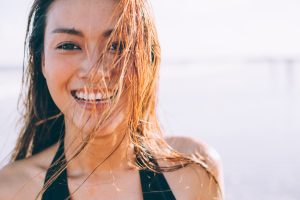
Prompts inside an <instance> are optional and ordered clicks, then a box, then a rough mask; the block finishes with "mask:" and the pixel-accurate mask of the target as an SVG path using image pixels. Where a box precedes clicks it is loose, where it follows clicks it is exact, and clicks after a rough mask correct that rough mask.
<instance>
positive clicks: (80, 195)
mask: <svg viewBox="0 0 300 200" xmlns="http://www.w3.org/2000/svg"><path fill="white" fill-rule="evenodd" d="M166 141H167V142H168V143H169V144H170V145H171V146H172V147H173V148H175V149H176V150H178V151H180V152H182V153H186V154H194V155H198V156H203V157H204V158H205V161H206V162H207V165H208V169H210V170H211V171H212V174H213V175H214V176H215V178H216V180H217V181H218V182H219V183H222V174H221V163H220V159H219V157H218V154H216V152H215V151H213V149H211V148H208V147H207V146H206V145H204V144H203V143H199V142H196V141H195V140H192V139H190V138H187V137H169V138H166ZM57 148H58V145H54V146H52V147H50V148H48V149H47V150H45V151H43V152H41V153H39V154H37V155H35V156H33V157H31V158H28V159H24V160H21V161H17V162H14V163H12V164H10V165H8V166H6V167H5V168H4V169H2V170H1V171H0V200H2V199H3V200H9V199H16V200H18V199H22V200H23V199H35V197H36V195H37V194H38V193H39V191H40V190H41V189H42V187H43V184H44V180H45V174H46V171H47V169H48V168H49V165H50V163H51V161H52V159H53V156H54V154H55V152H56V150H57ZM164 175H165V177H166V180H167V182H168V184H169V186H170V189H171V190H172V192H173V194H174V196H175V198H176V199H179V200H180V199H191V200H192V199H195V200H198V199H199V200H200V199H201V200H202V199H205V200H214V199H216V200H218V199H221V196H220V194H219V186H218V185H217V184H216V182H215V181H214V180H213V181H212V180H211V178H210V177H209V176H208V174H207V172H206V170H204V168H203V167H202V166H200V165H196V164H192V165H190V166H187V167H184V168H181V169H179V170H177V171H174V172H167V173H164ZM113 176H115V177H114V178H115V183H114V181H113V179H112V177H113ZM104 178H106V180H103V178H102V179H98V180H94V182H87V183H86V184H85V185H83V186H82V189H80V190H78V192H77V193H76V196H74V197H73V199H84V198H85V199H140V200H141V199H142V190H141V183H140V177H139V174H138V171H137V170H123V171H117V172H112V173H111V172H109V173H107V174H106V176H104ZM79 179H80V178H79ZM80 181H81V180H80ZM80 181H78V180H76V178H74V177H73V178H72V177H68V183H69V188H70V191H72V190H73V189H75V188H76V187H77V186H78V185H79V184H80Z"/></svg>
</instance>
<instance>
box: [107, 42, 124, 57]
mask: <svg viewBox="0 0 300 200" xmlns="http://www.w3.org/2000/svg"><path fill="white" fill-rule="evenodd" d="M124 48H125V45H124V43H123V42H113V43H111V45H110V46H109V49H108V50H109V51H110V52H111V53H118V54H121V53H122V52H123V50H124Z"/></svg>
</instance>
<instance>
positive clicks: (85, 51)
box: [42, 0, 128, 176]
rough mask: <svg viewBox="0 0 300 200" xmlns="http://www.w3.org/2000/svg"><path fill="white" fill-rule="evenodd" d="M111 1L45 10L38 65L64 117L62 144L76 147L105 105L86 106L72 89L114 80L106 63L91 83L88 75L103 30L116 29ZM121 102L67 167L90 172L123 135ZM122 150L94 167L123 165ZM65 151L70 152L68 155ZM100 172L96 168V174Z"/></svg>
mask: <svg viewBox="0 0 300 200" xmlns="http://www.w3.org/2000/svg"><path fill="white" fill-rule="evenodd" d="M115 5H116V3H115V2H114V1H111V0H105V1H78V0H77V1H74V0H72V3H70V0H69V1H62V0H60V1H56V2H54V3H53V5H52V6H51V7H50V10H49V11H48V18H47V19H48V20H47V26H46V31H45V46H44V55H43V66H42V68H43V74H44V76H45V78H46V80H47V85H48V88H49V91H50V94H51V96H52V98H53V100H54V102H55V103H56V105H57V106H58V107H59V109H60V110H61V111H62V113H63V114H64V116H65V125H66V133H65V144H66V146H68V144H71V143H72V144H73V145H72V146H74V147H76V144H77V145H79V144H80V143H81V142H82V138H83V137H85V136H86V134H85V133H89V132H90V131H91V130H92V128H93V127H94V126H95V125H96V122H97V119H98V117H101V111H102V110H103V109H97V110H96V111H94V112H93V111H91V110H87V109H86V108H85V107H84V106H83V105H80V104H79V103H78V102H77V101H76V100H75V99H74V97H73V96H72V95H71V91H72V90H79V89H81V90H89V89H91V88H92V89H99V88H104V87H105V85H104V84H103V83H102V82H101V80H106V81H107V82H108V81H109V80H110V79H113V78H112V77H111V76H113V75H114V74H113V70H112V69H111V68H110V66H101V67H100V70H101V71H100V70H97V73H96V75H95V74H93V75H94V76H95V77H93V81H94V82H93V83H90V82H89V81H90V79H89V78H90V77H89V76H91V74H90V73H89V72H90V70H92V68H93V67H94V66H95V65H96V64H97V61H98V59H99V55H100V54H101V52H103V51H104V50H105V49H104V48H105V47H106V43H107V37H108V36H109V35H108V34H107V32H109V31H110V30H112V29H113V28H114V25H115V22H114V20H113V19H112V16H111V13H113V9H114V8H115ZM65 30H73V32H71V31H69V32H67V31H65ZM75 32H76V33H75ZM107 51H108V55H110V54H111V55H113V54H115V53H116V52H115V51H116V50H114V49H113V48H111V49H108V50H107ZM108 64H109V63H108ZM108 87H112V86H109V85H108ZM108 89H110V88H108ZM124 101H126V97H124V95H123V96H121V100H120V102H119V104H120V105H121V108H120V106H119V107H118V108H117V109H118V111H117V112H113V113H112V115H111V116H110V117H109V119H108V120H106V122H105V123H104V124H103V125H101V127H100V129H98V130H97V132H96V137H95V139H94V140H92V141H91V142H89V144H88V146H87V147H86V148H85V150H84V151H83V152H81V154H80V156H79V157H78V158H76V159H75V160H74V161H72V162H71V163H70V167H69V168H68V170H69V171H70V174H72V173H71V172H72V171H73V170H74V171H78V168H80V170H81V172H82V173H81V174H82V175H87V174H89V173H90V172H91V171H92V170H93V169H94V168H95V167H96V166H97V165H98V164H99V161H102V160H104V158H105V157H106V156H107V155H109V153H110V152H111V151H112V150H113V147H114V146H115V145H116V144H117V143H118V142H119V141H120V139H121V138H122V137H123V135H124V133H125V132H124V130H125V129H126V124H127V119H126V116H128V114H127V110H126V106H125V105H128V104H126V103H125V104H124ZM122 103H123V104H122ZM106 106H107V105H106ZM127 109H128V108H127ZM97 115H98V117H97ZM74 138H76V142H75V143H74V142H73V140H74ZM126 139H127V138H126ZM126 141H127V140H125V142H124V143H123V144H124V145H123V146H122V147H124V148H125V147H126V146H127V145H125V143H126ZM70 152H72V151H70ZM89 152H93V153H92V155H89V154H90V153H89ZM95 152H97V153H95ZM124 152H126V151H125V150H124V149H123V148H120V149H119V150H118V151H117V152H115V153H114V154H113V155H112V156H111V157H110V158H109V160H108V161H109V162H105V163H104V164H103V165H102V166H101V167H100V168H99V169H101V170H98V171H100V172H101V173H102V171H105V170H110V169H121V168H123V169H124V168H127V167H128V166H126V163H127V161H125V160H124V162H125V163H123V162H120V158H124V159H125V156H126V155H125V154H124ZM66 156H67V157H68V154H67V155H66ZM116 158H118V159H116ZM83 163H84V164H86V165H83ZM108 164H109V165H108ZM98 171H96V172H95V176H97V172H98Z"/></svg>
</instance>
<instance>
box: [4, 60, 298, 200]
mask: <svg viewBox="0 0 300 200" xmlns="http://www.w3.org/2000/svg"><path fill="white" fill-rule="evenodd" d="M21 71H22V70H21V69H18V68H15V69H13V68H11V69H0V110H1V114H0V131H1V134H0V160H2V162H1V163H2V165H3V164H4V163H5V162H6V161H5V159H4V158H5V156H7V155H8V154H9V152H10V151H11V149H12V147H13V144H14V142H15V138H16V133H17V128H16V119H17V118H18V112H17V97H18V93H19V91H20V82H21ZM160 83H161V84H160V95H159V113H160V118H161V121H162V124H163V127H164V129H165V130H166V132H168V133H169V134H170V135H186V136H191V137H194V138H197V139H198V140H203V141H204V142H206V143H208V144H210V145H211V146H213V147H214V148H215V149H216V150H217V151H218V152H219V154H220V155H221V157H222V160H223V168H224V177H225V189H226V199H228V200H253V199H257V200H299V199H300V189H299V188H300V183H299V180H300V172H299V169H300V156H299V153H300V142H299V141H300V136H299V133H300V123H299V122H300V66H299V64H289V65H288V64H286V63H285V62H281V61H280V62H276V63H272V64H270V63H269V62H264V61H263V62H252V61H251V62H246V61H243V62H228V63H222V64H220V63H217V62H213V63H202V62H191V63H180V64H176V63H175V64H168V63H164V64H163V67H162V69H161V76H160Z"/></svg>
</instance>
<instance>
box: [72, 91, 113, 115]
mask: <svg viewBox="0 0 300 200" xmlns="http://www.w3.org/2000/svg"><path fill="white" fill-rule="evenodd" d="M71 95H72V97H73V98H74V99H75V101H76V102H77V103H78V104H79V105H80V106H81V107H83V108H84V109H86V110H89V111H93V110H98V111H100V110H103V108H104V107H107V106H109V105H110V103H111V101H112V99H113V98H114V97H115V96H116V95H117V92H116V93H115V95H113V96H111V97H110V98H103V99H94V100H87V99H83V98H79V97H78V96H77V95H76V90H72V91H71Z"/></svg>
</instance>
